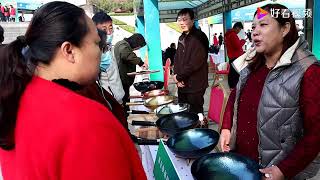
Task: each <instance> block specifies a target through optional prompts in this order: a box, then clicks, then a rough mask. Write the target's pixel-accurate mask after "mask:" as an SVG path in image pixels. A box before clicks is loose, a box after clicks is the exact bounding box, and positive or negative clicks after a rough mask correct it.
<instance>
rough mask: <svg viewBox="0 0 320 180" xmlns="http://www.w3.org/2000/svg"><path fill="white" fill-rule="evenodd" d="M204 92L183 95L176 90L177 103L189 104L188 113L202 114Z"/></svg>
mask: <svg viewBox="0 0 320 180" xmlns="http://www.w3.org/2000/svg"><path fill="white" fill-rule="evenodd" d="M205 92H206V90H202V91H200V92H197V93H183V92H181V91H179V89H178V102H179V103H188V104H190V112H194V113H203V103H204V99H203V95H204V93H205Z"/></svg>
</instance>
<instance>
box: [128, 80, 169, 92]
mask: <svg viewBox="0 0 320 180" xmlns="http://www.w3.org/2000/svg"><path fill="white" fill-rule="evenodd" d="M163 84H164V83H163V82H162V81H142V82H137V83H134V84H133V87H134V88H135V89H136V90H137V91H139V92H142V93H145V92H147V91H151V90H154V89H162V88H163Z"/></svg>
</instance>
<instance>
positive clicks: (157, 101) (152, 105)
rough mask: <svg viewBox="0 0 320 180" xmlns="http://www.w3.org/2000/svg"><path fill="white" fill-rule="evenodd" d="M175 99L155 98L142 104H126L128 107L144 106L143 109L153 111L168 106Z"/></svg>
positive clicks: (168, 97) (171, 97) (172, 97)
mask: <svg viewBox="0 0 320 180" xmlns="http://www.w3.org/2000/svg"><path fill="white" fill-rule="evenodd" d="M176 99H177V98H176V97H175V96H156V97H151V98H148V99H146V100H145V101H144V102H128V103H126V105H128V106H136V105H144V106H145V107H147V108H149V109H151V110H154V109H156V108H157V107H159V106H162V105H165V104H169V103H171V102H173V101H175V100H176Z"/></svg>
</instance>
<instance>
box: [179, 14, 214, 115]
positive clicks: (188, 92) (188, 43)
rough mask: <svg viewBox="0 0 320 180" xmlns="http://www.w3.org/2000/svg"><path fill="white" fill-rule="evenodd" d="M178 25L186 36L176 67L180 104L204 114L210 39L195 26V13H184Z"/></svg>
mask: <svg viewBox="0 0 320 180" xmlns="http://www.w3.org/2000/svg"><path fill="white" fill-rule="evenodd" d="M177 21H178V24H179V26H180V28H181V29H182V31H183V33H182V35H181V36H180V37H179V44H178V49H177V52H176V56H175V63H174V73H175V75H174V80H175V82H176V84H177V86H178V100H179V102H181V103H189V104H190V111H191V112H195V113H203V103H204V99H203V95H204V93H205V90H206V88H207V87H208V63H207V59H208V50H209V41H208V38H207V36H206V35H205V34H204V33H203V32H202V31H201V30H199V29H197V28H196V27H195V25H194V12H193V11H192V10H191V9H187V8H186V9H182V10H181V11H180V12H179V13H178V18H177Z"/></svg>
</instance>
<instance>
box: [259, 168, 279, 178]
mask: <svg viewBox="0 0 320 180" xmlns="http://www.w3.org/2000/svg"><path fill="white" fill-rule="evenodd" d="M259 171H260V172H261V173H263V174H264V177H262V180H268V179H272V180H284V175H283V174H282V172H281V170H280V169H279V168H278V166H274V165H272V166H271V167H267V168H264V169H259Z"/></svg>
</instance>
